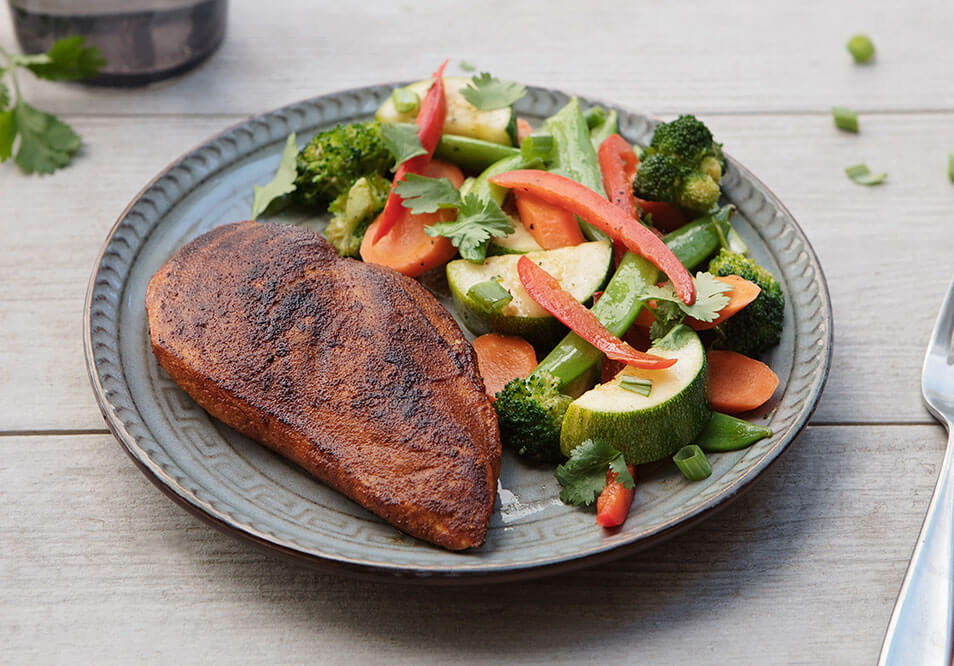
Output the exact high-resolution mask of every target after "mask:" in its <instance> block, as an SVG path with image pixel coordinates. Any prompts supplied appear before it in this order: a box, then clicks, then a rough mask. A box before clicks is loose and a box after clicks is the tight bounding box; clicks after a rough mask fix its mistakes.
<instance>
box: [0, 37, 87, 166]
mask: <svg viewBox="0 0 954 666" xmlns="http://www.w3.org/2000/svg"><path fill="white" fill-rule="evenodd" d="M84 44H85V42H84V39H83V38H82V37H79V36H77V37H67V38H65V39H61V40H59V41H57V42H56V43H55V44H53V46H52V47H51V48H50V50H49V51H48V52H46V53H39V54H34V55H16V54H12V53H9V52H7V51H5V50H4V49H3V48H0V162H6V161H7V160H8V159H10V158H11V157H13V158H14V162H16V164H17V166H18V167H20V170H21V171H23V172H24V173H27V174H32V173H41V174H48V173H53V172H54V171H55V170H57V169H61V168H63V167H65V166H66V165H67V164H69V163H70V161H71V160H72V159H73V156H74V155H76V152H77V151H78V150H79V147H80V144H81V143H82V141H81V139H80V137H79V135H78V134H76V132H74V131H73V128H72V127H70V126H69V125H67V124H66V123H64V122H63V121H62V120H60V119H59V118H57V117H56V116H54V115H53V114H50V113H46V112H45V111H41V110H39V109H37V108H34V107H33V106H30V105H29V104H27V103H26V102H25V101H24V100H23V95H22V94H21V92H20V82H19V79H18V78H17V72H18V71H22V70H28V71H30V72H31V73H32V74H33V75H34V76H36V77H38V78H41V79H46V80H47V81H76V80H79V79H85V78H89V77H92V76H95V75H96V74H97V73H98V72H99V69H100V68H101V67H102V66H103V65H105V64H106V61H105V60H103V57H102V55H101V54H100V52H99V49H97V48H96V47H93V46H85V45H84ZM4 80H9V85H8V84H7V83H5V82H4ZM11 85H12V92H13V95H11V88H10V86H11Z"/></svg>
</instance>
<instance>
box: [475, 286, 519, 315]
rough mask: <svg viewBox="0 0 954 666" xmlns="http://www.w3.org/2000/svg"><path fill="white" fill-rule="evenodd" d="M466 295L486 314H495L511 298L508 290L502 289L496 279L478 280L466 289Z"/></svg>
mask: <svg viewBox="0 0 954 666" xmlns="http://www.w3.org/2000/svg"><path fill="white" fill-rule="evenodd" d="M467 297H468V298H470V299H471V300H473V301H474V302H476V303H477V306H478V307H480V308H481V309H482V310H484V311H485V312H486V313H487V314H495V313H497V312H500V310H501V309H502V308H503V307H504V306H505V305H507V303H509V302H510V301H512V300H513V296H511V295H510V292H509V291H507V290H506V289H504V288H503V287H502V286H501V285H500V283H499V282H497V281H496V280H487V281H485V282H478V283H477V284H475V285H474V286H473V287H471V288H470V289H468V290H467Z"/></svg>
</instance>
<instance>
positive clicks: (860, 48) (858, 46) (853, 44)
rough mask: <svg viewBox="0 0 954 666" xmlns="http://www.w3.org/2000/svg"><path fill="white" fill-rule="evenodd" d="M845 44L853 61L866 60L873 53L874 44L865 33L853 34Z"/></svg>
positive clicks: (872, 55) (870, 57) (871, 56)
mask: <svg viewBox="0 0 954 666" xmlns="http://www.w3.org/2000/svg"><path fill="white" fill-rule="evenodd" d="M845 46H846V47H847V49H848V52H849V53H850V54H851V57H852V58H854V59H855V62H868V61H869V60H871V59H872V58H873V57H874V54H875V47H874V44H873V43H872V42H871V40H870V39H869V38H868V36H867V35H855V36H854V37H852V38H851V39H849V40H848V43H847V44H845Z"/></svg>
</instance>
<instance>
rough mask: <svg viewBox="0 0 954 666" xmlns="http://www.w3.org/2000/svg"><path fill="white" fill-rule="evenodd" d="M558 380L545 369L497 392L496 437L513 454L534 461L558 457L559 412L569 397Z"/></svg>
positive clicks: (564, 409) (517, 380)
mask: <svg viewBox="0 0 954 666" xmlns="http://www.w3.org/2000/svg"><path fill="white" fill-rule="evenodd" d="M559 387H560V381H559V380H558V379H557V378H556V377H554V376H553V375H550V374H548V373H545V372H541V373H540V374H531V375H530V376H529V377H527V378H525V379H524V378H519V377H518V378H517V379H514V380H513V381H511V382H510V383H509V384H507V385H506V386H505V387H504V389H503V391H501V392H500V393H498V394H497V400H496V402H494V407H495V408H496V409H497V421H498V423H499V424H500V438H501V440H502V441H503V442H504V444H506V445H507V446H509V447H511V448H512V449H513V450H514V451H516V452H517V454H519V455H521V456H523V457H525V458H529V459H531V460H537V461H541V462H543V461H558V460H560V459H561V458H562V454H561V453H560V429H561V428H562V427H563V416H564V414H566V408H567V407H569V405H570V403H571V402H573V398H571V397H570V396H567V395H563V394H562V393H560V390H559Z"/></svg>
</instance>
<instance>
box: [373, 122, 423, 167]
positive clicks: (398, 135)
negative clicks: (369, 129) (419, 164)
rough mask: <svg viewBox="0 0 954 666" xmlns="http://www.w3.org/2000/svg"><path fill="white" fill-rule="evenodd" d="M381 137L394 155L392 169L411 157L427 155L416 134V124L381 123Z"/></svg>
mask: <svg viewBox="0 0 954 666" xmlns="http://www.w3.org/2000/svg"><path fill="white" fill-rule="evenodd" d="M381 139H382V140H383V141H384V145H385V146H386V147H387V149H388V151H390V153H391V155H392V156H393V157H394V166H393V167H391V170H392V171H395V170H396V169H397V168H398V165H399V164H402V163H403V162H407V161H408V160H409V159H411V158H412V157H416V156H418V155H427V151H426V150H424V146H422V145H421V140H420V138H418V136H417V126H416V125H409V124H395V125H387V124H384V125H381Z"/></svg>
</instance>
